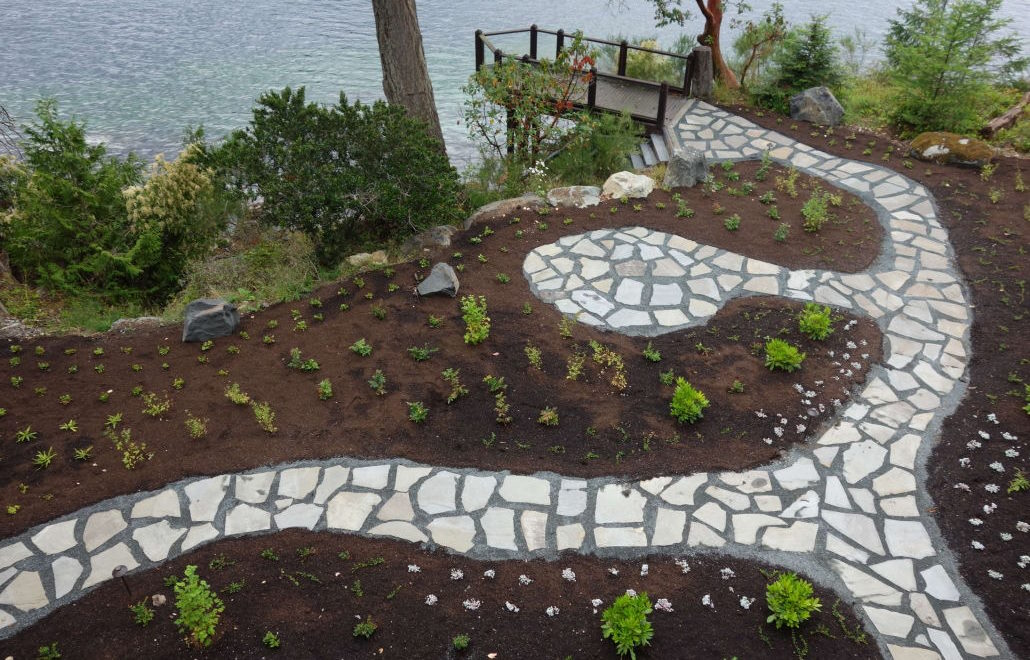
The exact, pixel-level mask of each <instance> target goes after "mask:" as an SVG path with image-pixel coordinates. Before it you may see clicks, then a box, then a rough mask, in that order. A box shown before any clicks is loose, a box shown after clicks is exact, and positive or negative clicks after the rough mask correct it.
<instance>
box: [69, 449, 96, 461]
mask: <svg viewBox="0 0 1030 660" xmlns="http://www.w3.org/2000/svg"><path fill="white" fill-rule="evenodd" d="M72 456H73V457H74V458H75V460H77V461H88V460H89V459H90V458H92V457H93V445H90V446H88V447H76V448H75V449H72Z"/></svg>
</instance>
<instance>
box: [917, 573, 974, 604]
mask: <svg viewBox="0 0 1030 660" xmlns="http://www.w3.org/2000/svg"><path fill="white" fill-rule="evenodd" d="M919 575H920V576H922V578H923V583H924V584H925V585H926V588H925V589H924V591H925V592H926V593H927V594H929V595H931V596H933V597H934V598H936V599H937V600H951V601H959V600H962V595H961V594H960V593H959V591H958V589H957V588H955V583H954V582H952V581H951V578H950V577H949V576H948V572H947V571H945V570H944V567H943V566H941V565H940V564H934V565H933V566H931V567H930V568H928V569H926V570H924V571H920V572H919ZM911 591H915V589H911Z"/></svg>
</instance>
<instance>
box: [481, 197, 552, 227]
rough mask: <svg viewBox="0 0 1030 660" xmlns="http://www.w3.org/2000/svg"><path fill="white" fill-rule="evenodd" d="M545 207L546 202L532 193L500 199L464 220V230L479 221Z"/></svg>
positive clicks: (482, 207)
mask: <svg viewBox="0 0 1030 660" xmlns="http://www.w3.org/2000/svg"><path fill="white" fill-rule="evenodd" d="M545 206H547V200H546V199H544V198H543V197H541V196H540V195H536V194H533V193H529V194H526V195H523V196H521V197H512V198H510V199H500V200H497V201H496V202H491V203H489V204H487V205H486V206H481V207H479V209H478V210H477V211H476V212H475V213H473V214H472V215H470V216H469V217H468V218H466V219H465V225H464V228H465V229H469V228H471V227H472V225H474V224H476V223H477V222H479V221H481V220H492V219H494V218H499V217H501V216H502V215H507V214H509V213H512V212H514V211H521V210H524V209H539V208H543V207H545Z"/></svg>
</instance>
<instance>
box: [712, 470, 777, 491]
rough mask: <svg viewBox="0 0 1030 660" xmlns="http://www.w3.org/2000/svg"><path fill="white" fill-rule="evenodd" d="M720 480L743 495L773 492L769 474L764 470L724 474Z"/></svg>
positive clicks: (720, 476)
mask: <svg viewBox="0 0 1030 660" xmlns="http://www.w3.org/2000/svg"><path fill="white" fill-rule="evenodd" d="M719 480H720V481H722V482H723V483H724V484H726V485H727V486H729V487H731V488H734V489H736V490H739V491H740V492H742V493H748V494H751V493H767V492H769V491H770V490H772V482H771V481H770V480H769V473H768V472H766V471H764V470H749V471H747V472H723V473H722V474H720V475H719Z"/></svg>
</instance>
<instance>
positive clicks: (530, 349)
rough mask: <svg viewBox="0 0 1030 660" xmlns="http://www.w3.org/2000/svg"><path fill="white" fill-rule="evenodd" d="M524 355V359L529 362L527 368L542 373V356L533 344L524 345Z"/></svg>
mask: <svg viewBox="0 0 1030 660" xmlns="http://www.w3.org/2000/svg"><path fill="white" fill-rule="evenodd" d="M525 353H526V359H527V360H529V366H531V367H533V368H534V369H536V370H537V371H543V369H544V362H543V354H542V353H541V352H540V349H539V348H537V347H536V346H534V345H533V344H526V348H525Z"/></svg>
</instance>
